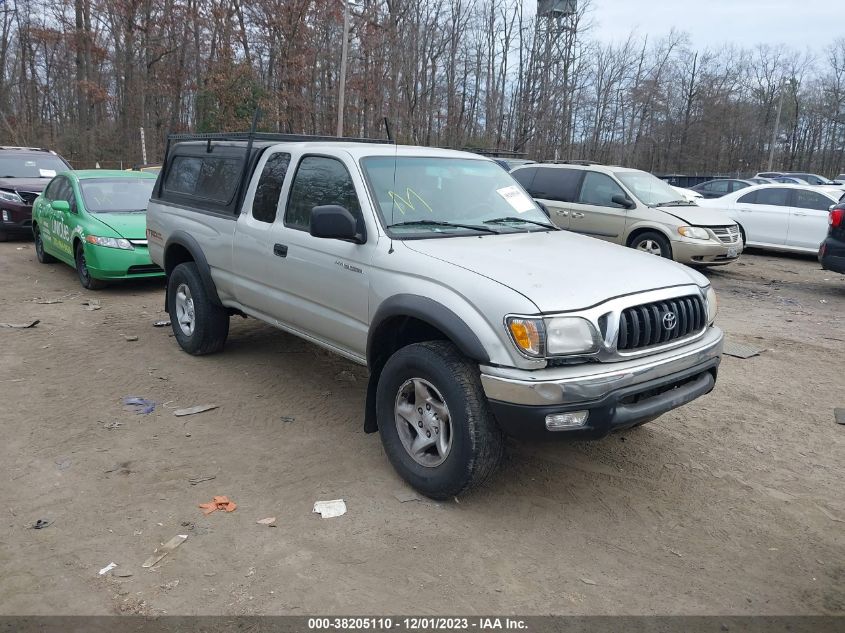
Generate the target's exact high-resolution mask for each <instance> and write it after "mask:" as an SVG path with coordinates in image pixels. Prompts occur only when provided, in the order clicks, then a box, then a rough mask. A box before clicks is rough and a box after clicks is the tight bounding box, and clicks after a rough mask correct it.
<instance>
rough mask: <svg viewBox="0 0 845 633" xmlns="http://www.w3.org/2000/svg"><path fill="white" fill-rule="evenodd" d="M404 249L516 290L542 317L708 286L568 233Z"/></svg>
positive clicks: (687, 273)
mask: <svg viewBox="0 0 845 633" xmlns="http://www.w3.org/2000/svg"><path fill="white" fill-rule="evenodd" d="M405 244H406V245H407V247H408V248H409V249H410V250H412V251H415V252H417V253H421V254H423V255H426V256H428V257H433V258H435V259H438V260H440V261H444V262H447V263H449V264H452V265H454V266H458V267H460V268H463V269H465V270H468V271H471V272H474V273H476V274H478V275H481V276H483V277H486V278H488V279H492V280H493V281H496V282H498V283H500V284H503V285H505V286H507V287H509V288H511V289H512V290H514V291H516V292H518V293H520V294H522V295H523V296H525V297H526V298H527V299H529V300H530V301H531V302H533V303H534V305H536V306H537V308H538V309H539V311H540V312H558V311H561V312H562V311H568V310H580V309H584V308H588V307H591V306H594V305H596V304H599V303H601V302H603V301H607V300H608V299H612V298H614V297H618V296H622V295H627V294H632V293H636V292H643V291H646V290H655V289H658V288H666V287H671V286H681V285H685V284H693V283H694V284H697V285H699V286H702V287H704V286H707V285H708V284H709V282H708V281H707V278H706V277H704V276H703V275H702V274H701V273H698V272H696V271H694V270H693V269H691V268H687V267H686V266H683V265H681V264H677V263H675V262H673V261H670V260H668V259H662V258H659V257H655V256H654V255H649V254H647V253H643V252H640V251H635V250H633V249H630V248H625V247H624V246H618V245H616V244H611V243H609V242H604V241H601V240H597V239H594V238H591V237H586V236H582V235H576V234H574V233H568V232H566V231H549V232H533V233H513V234H502V235H484V236H480V237H478V236H472V237H454V238H442V239H423V240H413V241H411V240H408V241H406V242H405ZM456 277H457V276H456ZM450 282H451V283H455V280H450Z"/></svg>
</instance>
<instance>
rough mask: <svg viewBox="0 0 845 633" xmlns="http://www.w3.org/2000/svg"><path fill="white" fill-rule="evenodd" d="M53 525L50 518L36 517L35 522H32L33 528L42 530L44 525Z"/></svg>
mask: <svg viewBox="0 0 845 633" xmlns="http://www.w3.org/2000/svg"><path fill="white" fill-rule="evenodd" d="M51 525H53V521H52V520H50V519H38V520H37V521H36V522H35V523H33V524H32V529H33V530H43V529H44V528H45V527H49V526H51Z"/></svg>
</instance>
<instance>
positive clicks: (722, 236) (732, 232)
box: [710, 224, 740, 244]
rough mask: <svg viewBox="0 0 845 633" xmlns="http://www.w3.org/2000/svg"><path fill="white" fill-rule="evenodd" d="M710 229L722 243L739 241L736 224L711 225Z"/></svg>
mask: <svg viewBox="0 0 845 633" xmlns="http://www.w3.org/2000/svg"><path fill="white" fill-rule="evenodd" d="M710 230H711V231H713V233H714V234H715V235H716V237H718V238H719V240H720V241H721V242H722V243H723V244H736V243H737V242H739V239H740V233H739V227H738V226H737V225H736V224H733V225H731V226H713V227H710Z"/></svg>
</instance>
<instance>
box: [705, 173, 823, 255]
mask: <svg viewBox="0 0 845 633" xmlns="http://www.w3.org/2000/svg"><path fill="white" fill-rule="evenodd" d="M837 202H838V198H837V196H836V195H835V194H832V193H830V192H827V191H820V190H819V188H818V187H811V186H808V185H780V184H778V185H757V186H754V187H746V188H745V189H740V190H739V191H734V192H733V193H729V194H727V195H726V196H722V197H721V198H713V199H711V200H707V199H705V200H699V201H698V204H699V205H701V206H707V207H713V208H717V209H719V210H721V211H724V212H725V213H727V214H728V215H729V216H730V217H731V218H732V219H733V220H734V221H735V222H736V223H737V224H739V227H740V231H742V237H743V241H744V242H745V243H746V244H747V245H748V246H758V247H760V248H769V249H773V250H779V251H793V252H797V253H816V252H817V251H818V250H819V244H821V243H822V241H823V240H824V238H825V235H827V223H828V214H829V211H830V207H831V206H832V205H834V204H836V203H837Z"/></svg>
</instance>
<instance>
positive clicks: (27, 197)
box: [18, 191, 41, 206]
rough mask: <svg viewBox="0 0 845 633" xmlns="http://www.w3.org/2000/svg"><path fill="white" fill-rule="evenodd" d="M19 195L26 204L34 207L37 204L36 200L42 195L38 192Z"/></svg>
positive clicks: (23, 192)
mask: <svg viewBox="0 0 845 633" xmlns="http://www.w3.org/2000/svg"><path fill="white" fill-rule="evenodd" d="M18 195H19V196H20V197H21V199H22V200H23V201H24V202H25V203H26V204H28V205H29V206H32V204H33V203H34V202H35V199H36V198H37V197H38V196H40V195H41V194H40V193H38V192H37V191H18Z"/></svg>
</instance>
